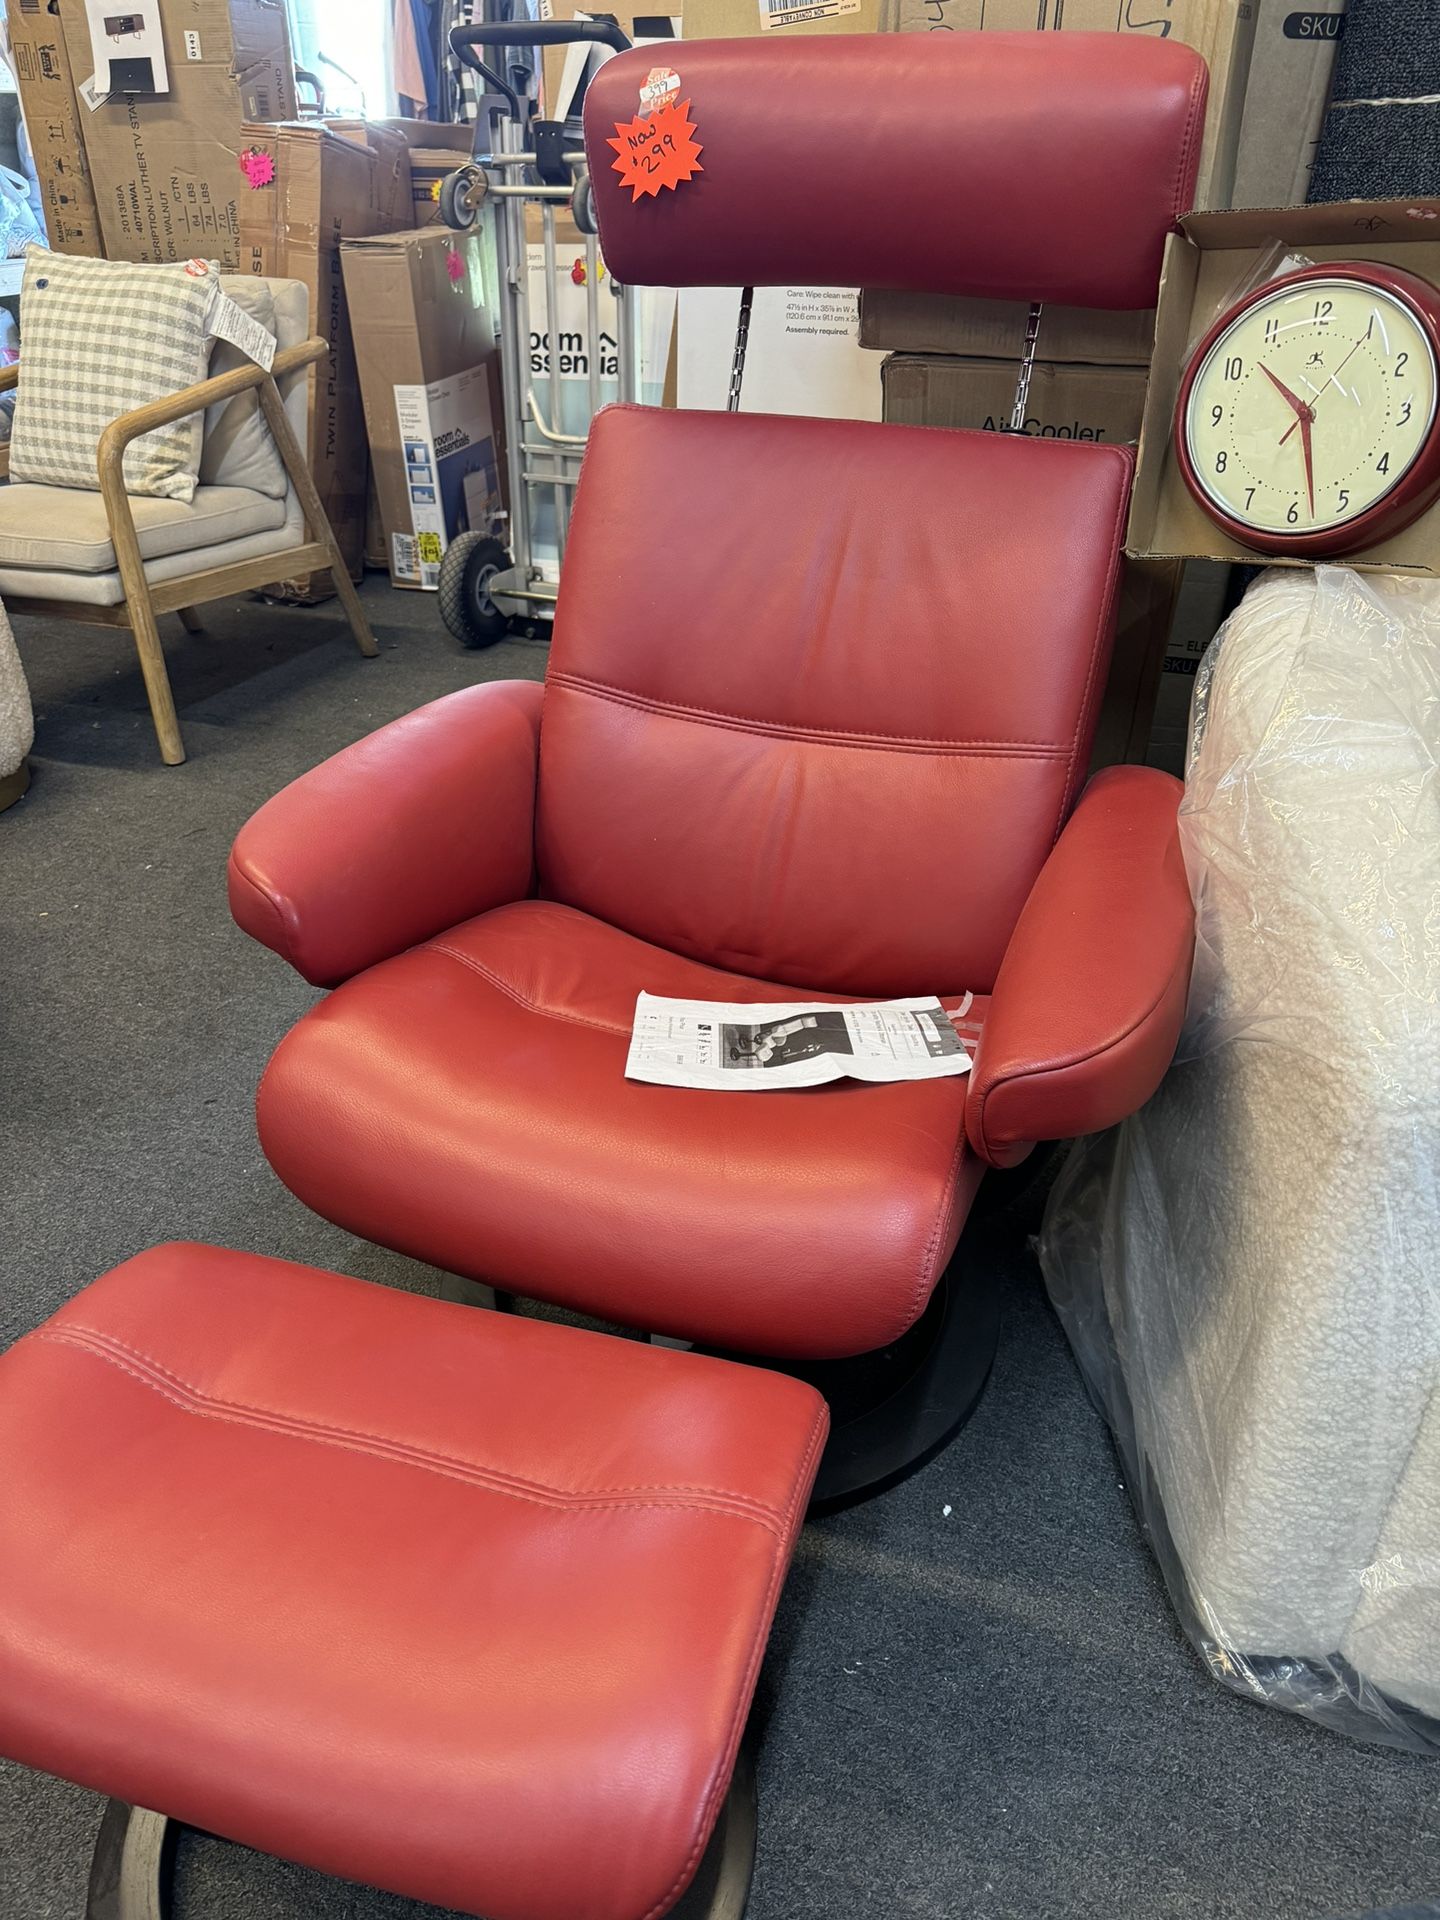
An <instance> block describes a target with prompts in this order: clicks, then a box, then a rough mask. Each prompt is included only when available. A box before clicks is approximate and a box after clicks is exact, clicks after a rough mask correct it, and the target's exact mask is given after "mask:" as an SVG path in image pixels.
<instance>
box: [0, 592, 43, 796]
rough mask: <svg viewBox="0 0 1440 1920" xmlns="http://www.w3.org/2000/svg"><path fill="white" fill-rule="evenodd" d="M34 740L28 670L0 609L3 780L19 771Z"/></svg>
mask: <svg viewBox="0 0 1440 1920" xmlns="http://www.w3.org/2000/svg"><path fill="white" fill-rule="evenodd" d="M34 741H35V717H34V715H33V714H32V713H31V711H30V689H29V687H27V686H26V684H25V669H24V668H23V667H22V666H21V664H20V655H19V654H18V653H17V652H16V651H15V638H14V635H13V634H12V633H11V631H10V622H9V619H8V618H7V617H6V613H5V609H4V607H0V780H6V779H8V778H9V777H10V775H11V774H12V773H14V772H15V770H16V768H17V767H18V766H19V765H20V762H21V761H22V760H23V759H24V758H25V756H26V754H27V753H29V751H30V749H31V747H32V746H33V745H34Z"/></svg>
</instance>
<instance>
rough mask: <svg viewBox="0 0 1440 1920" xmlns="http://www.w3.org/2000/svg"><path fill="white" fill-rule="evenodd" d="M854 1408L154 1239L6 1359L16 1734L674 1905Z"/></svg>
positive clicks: (311, 1842) (568, 1918) (527, 1900)
mask: <svg viewBox="0 0 1440 1920" xmlns="http://www.w3.org/2000/svg"><path fill="white" fill-rule="evenodd" d="M826 1424H827V1423H826V1413H825V1407H824V1404H823V1402H822V1401H821V1400H820V1399H819V1397H818V1396H817V1395H816V1394H815V1393H814V1392H813V1391H812V1390H811V1389H810V1388H808V1387H806V1386H804V1385H802V1384H800V1383H799V1382H797V1381H794V1380H791V1379H788V1378H784V1377H782V1376H780V1375H778V1374H774V1373H766V1372H762V1371H759V1370H757V1369H752V1368H747V1367H740V1366H735V1365H732V1364H729V1363H727V1362H724V1361H719V1360H709V1359H705V1358H703V1357H701V1356H698V1355H695V1354H691V1353H679V1352H673V1351H669V1350H665V1349H660V1348H656V1347H652V1346H646V1345H642V1344H640V1343H638V1342H631V1341H625V1340H620V1339H612V1338H609V1337H606V1336H604V1335H600V1334H591V1333H582V1332H579V1331H576V1330H574V1329H572V1328H568V1327H560V1326H555V1325H552V1324H548V1323H543V1322H539V1321H533V1320H526V1319H521V1318H518V1317H514V1316H511V1315H507V1314H499V1313H487V1312H482V1311H478V1310H476V1309H474V1308H471V1307H462V1306H452V1305H446V1304H442V1303H440V1302H437V1301H433V1300H425V1299H420V1298H417V1297H415V1296H412V1295H409V1294H403V1293H398V1292H394V1291H392V1290H390V1289H387V1288H384V1287H378V1286H372V1285H369V1284H367V1283H365V1282H363V1281H359V1280H351V1279H345V1278H342V1277H341V1276H339V1275H336V1274H332V1273H321V1272H318V1271H317V1270H315V1269H314V1268H310V1267H299V1266H293V1265H290V1264H289V1263H287V1262H283V1261H278V1260H267V1259H261V1258H258V1257H256V1256H253V1255H248V1254H240V1253H229V1252H224V1251H220V1250H217V1249H215V1248H212V1247H203V1246H195V1245H172V1246H165V1247H159V1248H156V1249H155V1250H154V1251H153V1252H150V1253H146V1254H142V1255H141V1256H140V1257H139V1258H137V1259H134V1260H130V1261H128V1262H126V1264H125V1265H123V1266H121V1267H118V1268H116V1269H115V1271H114V1272H113V1273H110V1274H107V1275H106V1276H105V1277H104V1278H103V1279H101V1280H98V1281H97V1282H96V1283H95V1284H94V1285H93V1286H92V1287H89V1288H87V1289H86V1291H85V1292H83V1293H81V1294H80V1295H79V1297H78V1298H76V1299H75V1300H73V1301H71V1302H70V1303H69V1304H68V1305H67V1306H66V1307H64V1308H62V1310H61V1311H60V1312H59V1313H58V1314H56V1315H55V1317H54V1318H53V1319H52V1320H49V1321H47V1322H46V1324H45V1325H44V1326H42V1327H40V1328H39V1329H38V1330H37V1331H36V1332H34V1333H32V1334H30V1335H29V1336H28V1337H27V1338H25V1339H23V1340H21V1341H20V1342H19V1344H18V1345H17V1346H15V1347H13V1348H12V1349H11V1350H10V1351H9V1352H8V1353H7V1354H5V1355H4V1356H3V1358H0V1751H3V1752H4V1753H5V1754H7V1755H10V1756H11V1757H13V1758H15V1759H17V1760H20V1761H23V1762H25V1763H27V1764H28V1765H31V1766H35V1767H41V1768H45V1769H47V1770H48V1771H50V1772H52V1773H57V1774H61V1775H63V1776H64V1777H65V1778H66V1779H69V1780H74V1781H78V1782H79V1783H81V1784H82V1785H84V1786H88V1787H94V1788H98V1789H100V1790H101V1791H102V1792H105V1793H109V1794H113V1795H115V1796H116V1797H117V1798H118V1799H119V1800H122V1801H124V1802H128V1803H130V1804H131V1805H132V1806H135V1807H140V1808H154V1809H157V1810H158V1811H159V1812H162V1813H164V1814H166V1815H170V1816H172V1817H174V1818H177V1819H179V1820H182V1821H185V1822H187V1823H189V1824H191V1825H194V1826H197V1827H200V1828H203V1829H205V1830H207V1831H208V1832H210V1833H214V1834H218V1835H222V1836H224V1837H226V1838H228V1839H232V1840H236V1841H240V1842H243V1843H244V1844H245V1845H247V1846H252V1847H257V1848H261V1849H264V1850H265V1851H267V1852H271V1853H275V1854H280V1855H282V1856H285V1857H287V1858H289V1859H292V1860H297V1861H301V1862H304V1863H306V1864H308V1865H310V1866H313V1867H317V1868H320V1869H322V1870H323V1871H325V1872H327V1873H333V1874H337V1875H340V1876H343V1877H345V1878H348V1879H352V1880H361V1881H366V1882H370V1883H372V1884H374V1885H376V1886H379V1887H385V1888H388V1889H390V1890H392V1891H394V1892H398V1893H402V1894H407V1895H410V1896H413V1897H415V1898H417V1899H421V1900H429V1901H434V1902H436V1903H437V1904H439V1905H442V1906H447V1907H456V1908H460V1909H462V1910H463V1911H464V1912H467V1913H474V1914H479V1915H484V1916H485V1920H641V1917H642V1916H646V1917H652V1916H658V1915H660V1914H663V1913H665V1912H666V1911H668V1910H669V1909H670V1908H671V1907H672V1906H673V1904H674V1903H675V1902H676V1901H677V1900H678V1899H679V1898H680V1896H681V1895H682V1893H684V1891H685V1889H686V1887H687V1885H688V1883H689V1882H690V1881H691V1879H692V1877H693V1876H694V1875H695V1873H696V1869H697V1866H699V1864H700V1862H701V1859H702V1856H703V1855H705V1852H706V1848H707V1843H708V1842H709V1841H710V1839H711V1834H712V1829H714V1828H715V1825H716V1821H717V1815H718V1814H719V1813H720V1810H721V1807H722V1803H724V1802H725V1798H726V1792H727V1788H728V1787H729V1785H730V1781H731V1775H732V1769H733V1768H734V1766H735V1761H736V1753H737V1749H738V1745H739V1741H740V1737H741V1733H742V1731H743V1729H744V1725H745V1719H746V1714H747V1711H748V1708H749V1705H750V1698H751V1693H752V1691H753V1688H754V1684H755V1676H756V1670H757V1668H758V1666H759V1664H760V1658H761V1655H762V1653H763V1651H764V1647H765V1641H766V1636H767V1633H768V1630H769V1626H770V1620H771V1616H772V1614H773V1611H774V1607H775V1602H776V1599H777V1596H778V1594H779V1591H780V1586H781V1583H782V1581H783V1579H784V1576H785V1571H786V1567H787V1565H788V1562H789V1559H790V1553H791V1549H792V1548H793V1546H794V1542H795V1537H796V1534H797V1532H798V1530H799V1527H800V1524H801V1520H802V1518H803V1515H804V1512H805V1504H806V1499H807V1497H808V1494H809V1490H810V1486H811V1482H812V1480H813V1478H814V1474H815V1467H816V1463H817V1460H818V1458H819V1454H820V1449H821V1446H822V1444H823V1442H824V1438H825V1433H826ZM124 1819H125V1816H124V1812H123V1810H121V1811H120V1812H119V1822H120V1825H119V1827H117V1824H116V1810H114V1809H112V1813H111V1816H110V1817H109V1819H108V1820H107V1826H108V1827H109V1828H110V1829H111V1834H110V1838H111V1840H112V1842H113V1841H114V1840H116V1838H117V1837H118V1835H119V1833H120V1832H121V1831H122V1830H123V1826H124ZM742 1824H743V1823H742ZM152 1825H153V1826H156V1827H158V1823H152ZM135 1831H136V1829H135V1827H134V1825H133V1823H132V1827H131V1838H132V1839H133V1838H134V1834H135ZM742 1842H743V1835H742ZM103 1854H104V1850H103V1849H102V1855H97V1866H96V1875H97V1879H98V1880H99V1881H101V1882H114V1881H115V1880H116V1879H117V1876H120V1875H121V1873H122V1863H121V1862H120V1861H119V1859H118V1857H111V1858H109V1859H108V1861H107V1860H106V1858H104V1857H102V1856H103ZM124 1870H125V1871H128V1872H129V1873H130V1874H131V1877H132V1883H135V1884H138V1883H136V1882H135V1873H136V1857H135V1853H134V1849H133V1848H132V1851H131V1858H130V1860H129V1864H128V1867H126V1868H125V1869H124ZM707 1870H708V1869H707ZM747 1872H748V1866H747ZM116 1892H117V1889H116V1887H115V1886H114V1885H109V1884H107V1885H104V1886H101V1887H100V1888H99V1889H98V1891H97V1884H96V1881H95V1880H92V1912H94V1913H99V1912H101V1911H105V1912H113V1913H118V1912H120V1911H122V1910H123V1909H122V1907H121V1906H120V1905H118V1904H113V1902H114V1901H115V1898H116ZM145 1897H147V1898H154V1895H153V1891H152V1892H151V1893H148V1894H147V1895H146V1896H145ZM107 1902H111V1903H112V1904H108V1905H107V1904H106V1903H107ZM145 1910H146V1911H151V1910H152V1909H150V1908H147V1909H145ZM153 1910H155V1911H158V1910H159V1909H158V1905H157V1906H156V1907H155V1908H154V1909H153ZM727 1910H729V1911H737V1910H738V1909H736V1908H734V1907H732V1908H730V1909H727Z"/></svg>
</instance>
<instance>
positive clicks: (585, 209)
mask: <svg viewBox="0 0 1440 1920" xmlns="http://www.w3.org/2000/svg"><path fill="white" fill-rule="evenodd" d="M570 218H571V219H572V220H573V221H574V222H575V224H576V226H577V227H578V228H579V229H580V231H581V233H598V232H599V231H600V227H599V223H598V222H597V220H596V218H595V195H594V191H593V190H592V188H591V185H590V176H589V174H588V173H582V174H581V176H580V178H579V179H578V180H577V181H576V182H575V191H574V193H573V194H572V195H571V196H570Z"/></svg>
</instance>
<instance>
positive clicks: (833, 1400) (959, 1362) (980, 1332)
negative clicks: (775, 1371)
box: [737, 1241, 1000, 1513]
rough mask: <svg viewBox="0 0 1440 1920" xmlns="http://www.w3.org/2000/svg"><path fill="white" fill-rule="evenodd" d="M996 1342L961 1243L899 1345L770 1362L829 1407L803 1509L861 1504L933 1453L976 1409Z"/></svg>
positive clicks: (987, 1294)
mask: <svg viewBox="0 0 1440 1920" xmlns="http://www.w3.org/2000/svg"><path fill="white" fill-rule="evenodd" d="M999 1337H1000V1311H999V1304H998V1301H997V1298H996V1290H995V1286H994V1283H993V1280H992V1277H991V1275H990V1273H989V1271H988V1269H987V1265H986V1263H985V1262H983V1261H979V1260H973V1259H971V1258H969V1257H967V1250H966V1247H965V1243H964V1242H963V1241H962V1242H961V1246H960V1248H959V1250H958V1251H957V1252H956V1255H955V1258H954V1259H953V1260H952V1261H951V1262H950V1265H949V1267H948V1268H947V1269H946V1271H945V1273H944V1274H943V1275H942V1276H941V1279H940V1283H939V1285H938V1286H937V1287H936V1289H935V1292H934V1293H933V1294H932V1296H931V1299H930V1304H929V1306H928V1307H927V1308H926V1309H925V1311H924V1313H923V1314H921V1316H920V1318H919V1319H918V1320H917V1321H916V1322H915V1325H914V1326H913V1327H911V1329H910V1331H909V1332H908V1333H906V1334H904V1335H902V1337H901V1338H900V1339H899V1340H896V1341H894V1342H893V1343H892V1344H891V1345H890V1346H888V1347H881V1348H880V1349H879V1350H878V1351H877V1352H875V1353H862V1354H859V1355H857V1357H856V1358H855V1359H853V1360H823V1361H816V1362H810V1363H803V1364H796V1363H795V1362H793V1361H787V1362H783V1363H780V1365H781V1371H783V1372H785V1373H791V1374H794V1375H796V1376H798V1377H799V1378H801V1379H804V1380H808V1381H809V1382H810V1384H811V1385H812V1386H813V1387H815V1388H816V1389H817V1390H818V1391H819V1392H820V1393H822V1394H823V1395H824V1397H825V1399H826V1401H827V1402H828V1403H829V1407H830V1440H829V1444H828V1445H827V1446H826V1448H825V1452H824V1455H823V1456H822V1458H821V1461H820V1472H819V1474H818V1475H817V1477H816V1481H815V1491H814V1494H813V1495H812V1496H811V1501H810V1511H811V1512H812V1513H833V1512H837V1511H838V1510H839V1509H840V1508H842V1507H849V1506H854V1505H856V1504H857V1503H858V1502H859V1501H861V1500H868V1499H871V1498H872V1497H873V1496H874V1495H875V1494H877V1493H883V1492H884V1491H885V1490H886V1488H887V1487H893V1486H895V1485H897V1484H898V1483H899V1482H900V1481H901V1480H905V1479H908V1478H909V1476H910V1475H911V1474H912V1473H918V1472H919V1470H920V1468H921V1467H923V1466H924V1465H925V1464H926V1463H927V1462H928V1461H930V1460H933V1459H934V1458H935V1456H936V1454H937V1453H940V1452H942V1451H943V1449H944V1448H945V1447H947V1446H948V1445H949V1444H950V1442H951V1441H952V1440H953V1439H954V1438H955V1436H956V1434H957V1433H959V1431H960V1429H961V1428H962V1427H963V1426H964V1425H965V1423H966V1421H967V1420H968V1419H969V1418H970V1416H971V1414H972V1413H973V1412H974V1411H975V1409H976V1407H977V1406H978V1405H979V1403H980V1397H981V1395H982V1394H983V1393H984V1391H985V1383H986V1381H987V1380H988V1379H989V1377H990V1368H991V1366H992V1364H993V1362H994V1359H995V1348H996V1345H997V1343H998V1341H999ZM737 1357H738V1356H737ZM770 1364H772V1365H774V1364H776V1363H774V1362H771V1363H770Z"/></svg>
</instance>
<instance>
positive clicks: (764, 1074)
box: [625, 993, 971, 1093]
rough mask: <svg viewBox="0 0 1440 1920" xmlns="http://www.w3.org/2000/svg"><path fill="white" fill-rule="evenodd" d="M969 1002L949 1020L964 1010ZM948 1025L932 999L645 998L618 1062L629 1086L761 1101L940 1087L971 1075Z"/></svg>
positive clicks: (957, 1037) (637, 1008)
mask: <svg viewBox="0 0 1440 1920" xmlns="http://www.w3.org/2000/svg"><path fill="white" fill-rule="evenodd" d="M969 1000H970V996H969V995H968V994H967V995H966V1001H965V1004H964V1005H963V1006H961V1007H959V1008H957V1009H956V1014H955V1018H957V1019H958V1018H959V1017H960V1016H962V1015H963V1014H965V1013H966V1012H968V1010H969ZM970 1065H971V1060H970V1055H969V1054H968V1053H967V1052H966V1050H965V1047H964V1044H963V1043H962V1041H961V1039H960V1035H959V1034H958V1033H957V1032H956V1030H955V1024H954V1020H953V1019H952V1018H951V1015H950V1014H948V1013H947V1012H946V1011H945V1009H944V1008H943V1007H942V1006H941V1004H940V1002H939V1000H938V999H935V998H934V997H933V996H932V997H929V998H922V999H919V1000H875V1001H867V1002H865V1003H864V1004H862V1005H853V1006H835V1005H833V1004H831V1003H830V1002H828V1001H827V1002H815V1001H811V1002H797V1003H796V1004H795V1005H793V1006H789V1005H786V1006H773V1005H761V1006H756V1005H753V1004H750V1005H747V1004H744V1003H742V1002H739V1001H735V1002H731V1001H724V1000H666V999H663V998H661V997H660V996H659V995H657V994H651V993H642V994H641V995H640V996H639V998H638V999H637V1000H636V1002H635V1025H634V1028H633V1030H632V1032H631V1037H630V1053H629V1057H628V1058H627V1059H626V1062H625V1076H626V1078H627V1079H629V1080H647V1081H649V1082H651V1084H652V1085H655V1086H662V1087H706V1088H710V1089H712V1090H721V1091H731V1092H737V1093H759V1092H763V1091H764V1090H765V1089H766V1088H770V1087H816V1086H820V1085H821V1084H822V1083H823V1082H825V1081H827V1080H843V1079H846V1078H849V1079H851V1080H938V1079H943V1078H944V1077H946V1076H947V1075H950V1074H957V1073H968V1072H969V1071H970Z"/></svg>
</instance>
